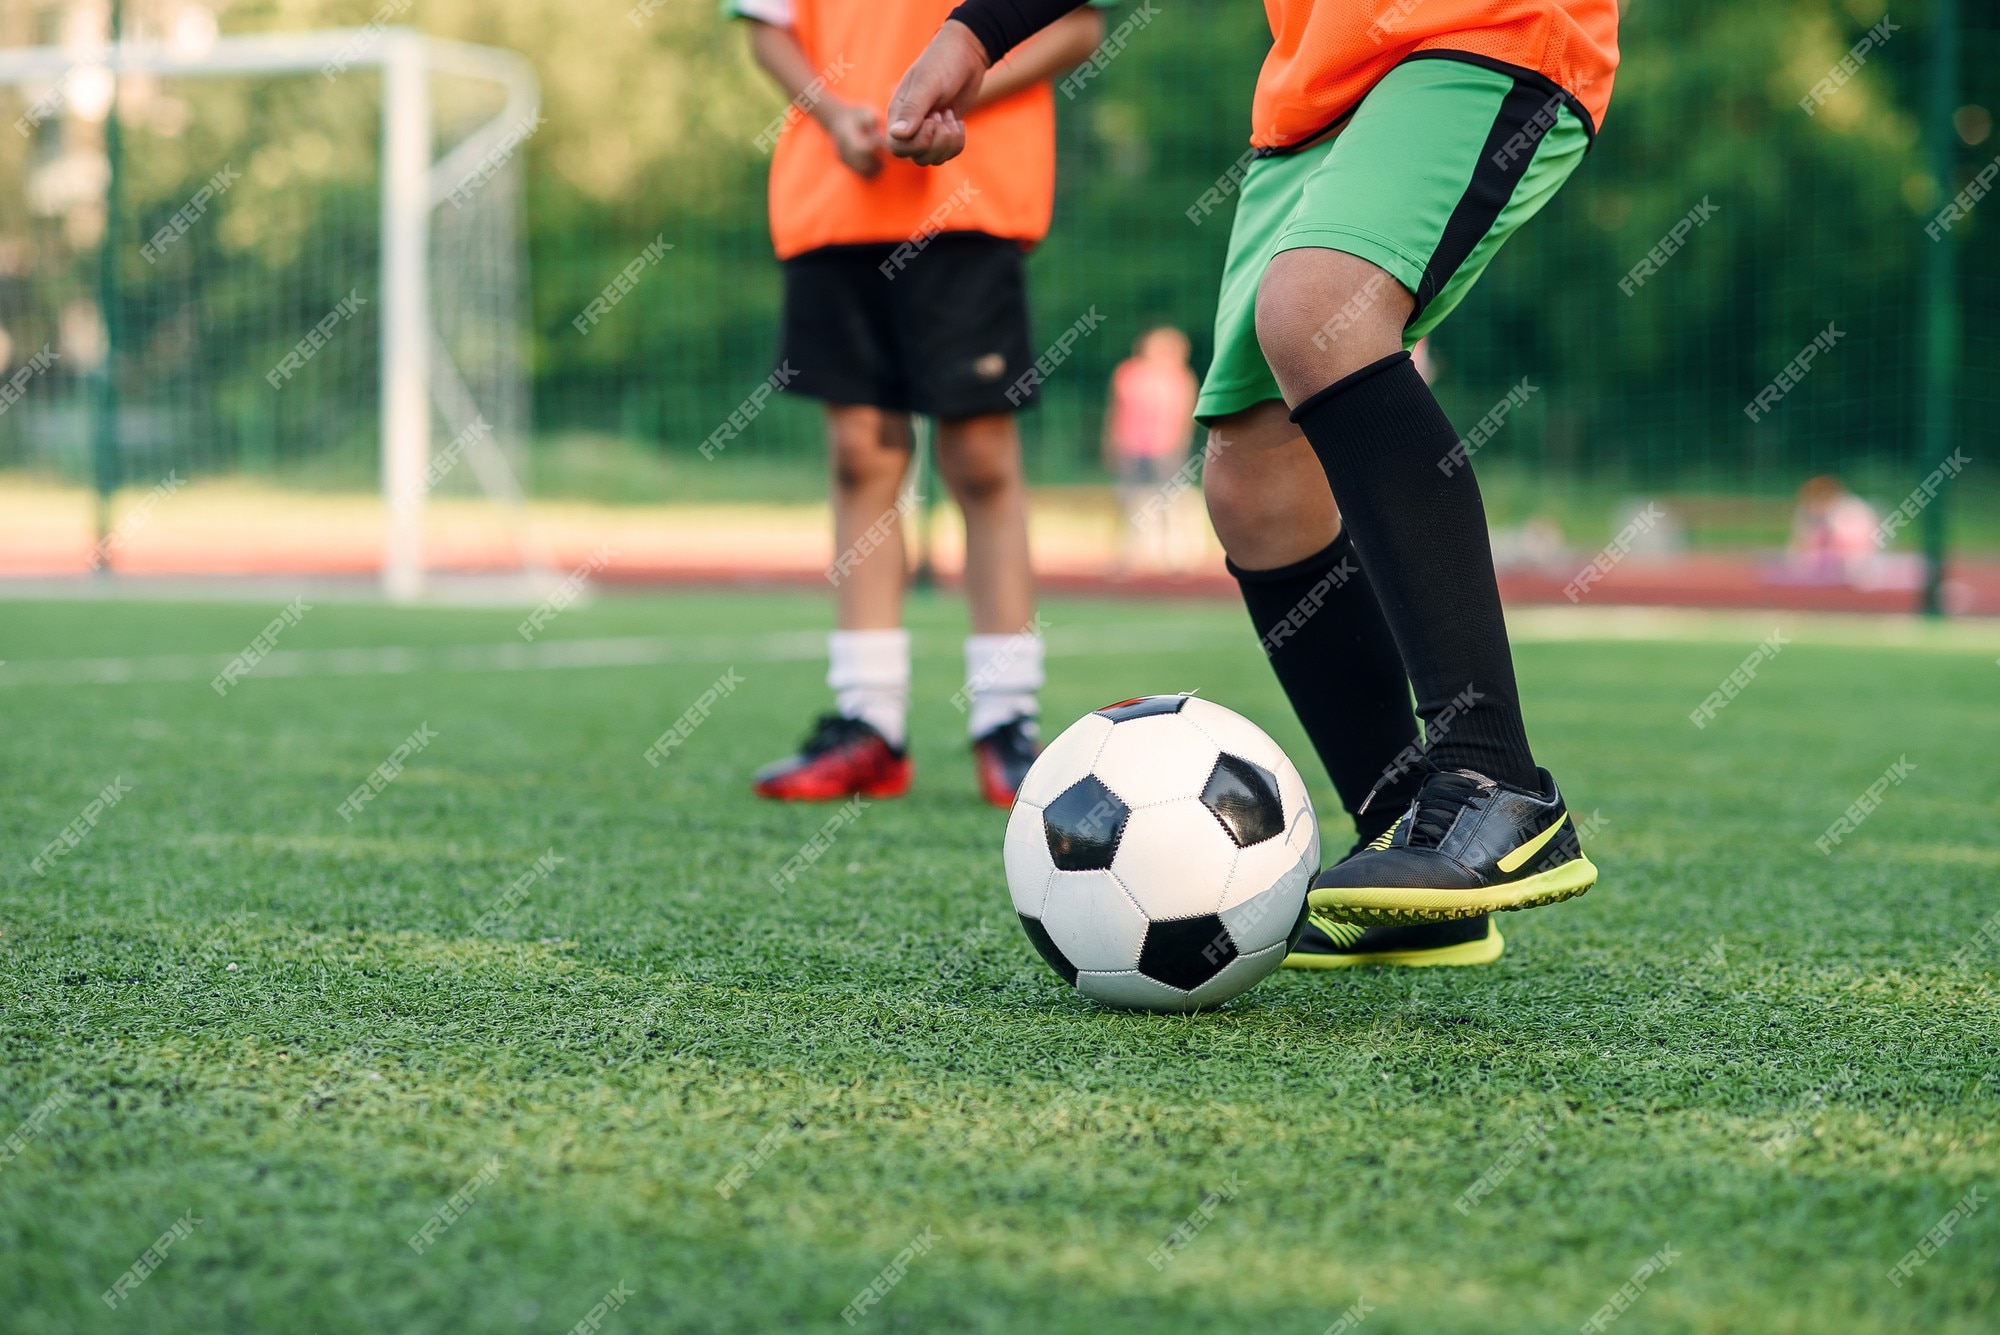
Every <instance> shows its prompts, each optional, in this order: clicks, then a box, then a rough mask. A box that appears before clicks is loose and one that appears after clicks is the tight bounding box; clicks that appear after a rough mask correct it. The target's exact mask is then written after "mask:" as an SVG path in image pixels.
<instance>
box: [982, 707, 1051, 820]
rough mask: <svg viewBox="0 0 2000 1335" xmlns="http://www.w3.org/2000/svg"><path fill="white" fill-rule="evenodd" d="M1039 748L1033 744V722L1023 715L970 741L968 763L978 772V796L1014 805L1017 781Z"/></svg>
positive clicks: (997, 804) (1032, 762)
mask: <svg viewBox="0 0 2000 1335" xmlns="http://www.w3.org/2000/svg"><path fill="white" fill-rule="evenodd" d="M1040 754H1041V749H1040V748H1039V747H1037V746H1036V745H1035V721H1034V720H1033V719H1031V718H1028V717H1027V716H1025V715H1023V716H1022V717H1020V718H1013V719H1009V720H1007V722H1005V723H1003V724H1001V725H1000V726H999V727H997V728H995V729H993V730H992V731H991V732H988V733H985V734H983V735H981V736H980V737H979V738H978V739H977V740H975V741H974V742H973V743H972V766H973V768H974V769H975V770H976V771H977V772H978V774H979V795H980V796H981V797H983V798H985V799H986V800H987V801H988V802H990V803H992V804H993V805H994V806H996V807H1003V808H1004V807H1011V806H1013V805H1014V794H1016V793H1018V792H1020V791H1021V780H1023V779H1025V778H1027V777H1028V767H1029V766H1031V765H1033V764H1034V763H1035V757H1036V756H1039V755H1040Z"/></svg>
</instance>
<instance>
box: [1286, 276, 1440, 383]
mask: <svg viewBox="0 0 2000 1335" xmlns="http://www.w3.org/2000/svg"><path fill="white" fill-rule="evenodd" d="M1412 305H1413V303H1412V300H1411V298H1410V296H1409V293H1408V292H1406V291H1405V290H1404V289H1403V288H1402V286H1401V285H1400V284H1398V283H1397V282H1396V280H1395V279H1394V278H1392V277H1390V276H1389V274H1388V273H1386V272H1384V271H1383V270H1382V269H1380V268H1377V267H1376V266H1375V265H1373V264H1370V263H1368V262H1367V261H1366V260H1362V259H1359V258H1357V257H1355V256H1352V255H1347V254H1344V253H1342V252H1339V251H1326V250H1292V251H1284V252H1282V253H1280V254H1279V255H1277V256H1276V257H1274V258H1273V259H1272V261H1271V263H1270V266H1269V267H1268V268H1266V269H1265V271H1264V277H1263V281H1262V282H1260V283H1259V284H1258V287H1257V310H1256V323H1257V345H1258V347H1259V349H1260V350H1261V351H1262V352H1263V354H1264V360H1265V361H1266V362H1268V363H1269V364H1270V367H1271V371H1272V374H1273V375H1275V376H1276V377H1277V380H1278V383H1279V384H1280V385H1281V386H1283V387H1284V388H1285V390H1286V392H1287V393H1288V394H1290V395H1292V396H1294V397H1295V398H1296V397H1303V396H1304V395H1306V394H1310V393H1312V392H1314V391H1315V390H1318V389H1320V388H1322V387H1323V386H1325V385H1326V384H1327V383H1328V382H1329V381H1330V380H1332V379H1337V378H1338V377H1340V376H1342V375H1345V374H1347V373H1348V372H1350V371H1353V370H1358V369H1359V368H1360V367H1363V366H1366V365H1367V364H1368V363H1369V362H1371V361H1375V360H1376V359H1378V358H1380V357H1383V356H1386V355H1387V354H1388V353H1390V352H1393V351H1395V350H1396V349H1398V348H1400V347H1401V346H1402V330H1403V324H1404V322H1405V321H1406V320H1407V318H1408V316H1409V313H1410V311H1411V309H1412Z"/></svg>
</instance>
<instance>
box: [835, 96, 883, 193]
mask: <svg viewBox="0 0 2000 1335" xmlns="http://www.w3.org/2000/svg"><path fill="white" fill-rule="evenodd" d="M820 106H821V108H822V111H821V115H820V118H819V119H820V124H821V125H824V126H825V127H826V132H827V133H828V134H830V135H832V136H833V146H834V149H835V150H836V151H837V152H838V153H839V154H840V160H841V161H842V162H843V163H845V164H846V165H847V169H848V170H849V171H851V172H853V173H855V174H856V175H858V176H873V175H875V174H876V173H877V172H879V171H881V170H882V150H883V149H884V148H886V147H888V145H887V144H886V143H884V142H883V139H882V120H881V118H880V117H879V116H877V115H876V114H875V108H873V107H865V106H862V105H861V104H860V103H858V102H832V100H831V99H828V101H827V102H822V103H821V104H820Z"/></svg>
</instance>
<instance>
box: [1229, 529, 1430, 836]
mask: <svg viewBox="0 0 2000 1335" xmlns="http://www.w3.org/2000/svg"><path fill="white" fill-rule="evenodd" d="M1229 573H1230V574H1232V575H1234V576H1236V583H1237V585H1238V587H1240V588H1241V589H1242V590H1243V603H1244V606H1246V607H1248V608H1249V609H1250V624H1251V625H1253V626H1255V627H1256V628H1257V638H1258V639H1259V641H1261V642H1262V644H1263V647H1264V652H1265V654H1266V655H1267V656H1269V658H1270V660H1271V667H1272V668H1273V669H1274V670H1275V671H1276V672H1277V674H1278V684H1279V685H1281V686H1283V687H1284V688H1285V695H1286V697H1287V698H1288V699H1290V700H1291V702H1292V710H1293V712H1294V713H1296V714H1297V715H1298V716H1299V722H1300V723H1301V724H1303V725H1304V726H1305V730H1306V736H1307V737H1310V738H1311V739H1312V744H1313V750H1315V751H1317V752H1318V753H1319V760H1320V763H1321V764H1322V765H1324V766H1326V773H1327V777H1328V778H1330V779H1332V780H1333V786H1334V790H1335V791H1336V792H1338V793H1339V794H1340V804H1341V805H1342V806H1344V807H1346V808H1347V814H1348V815H1350V816H1353V817H1354V825H1355V829H1356V831H1357V832H1358V833H1359V834H1360V836H1361V838H1362V840H1363V841H1364V842H1365V841H1367V840H1370V839H1373V838H1374V837H1375V836H1376V835H1378V834H1380V833H1382V831H1384V830H1386V829H1388V828H1389V827H1390V826H1391V825H1393V824H1394V823H1395V821H1396V818H1397V817H1399V816H1401V815H1402V814H1403V809H1404V808H1405V807H1407V806H1408V805H1409V804H1410V799H1411V798H1413V797H1415V796H1416V787H1417V783H1416V780H1417V775H1416V774H1415V772H1414V771H1412V770H1410V769H1408V768H1404V769H1403V770H1402V771H1401V772H1400V773H1399V774H1396V775H1393V776H1392V781H1391V782H1390V783H1389V785H1388V786H1387V787H1385V788H1384V789H1383V790H1382V792H1380V793H1378V794H1377V795H1376V797H1375V800H1374V801H1373V802H1368V811H1367V813H1366V814H1365V815H1361V814H1357V812H1359V810H1360V808H1361V806H1362V804H1363V803H1364V802H1367V799H1368V794H1369V793H1370V792H1371V791H1372V790H1373V789H1374V787H1375V785H1376V784H1377V783H1380V782H1381V781H1382V778H1383V776H1384V775H1385V774H1389V773H1390V771H1392V770H1394V769H1395V768H1396V765H1397V758H1398V757H1399V756H1407V754H1408V753H1409V752H1410V751H1411V750H1412V749H1413V748H1415V747H1416V745H1417V719H1416V715H1414V714H1412V713H1411V712H1410V679H1409V677H1408V676H1406V675H1405V674H1404V672H1403V659H1402V656H1401V655H1400V654H1398V653H1397V652H1396V637H1395V636H1394V635H1392V634H1391V633H1390V631H1389V623H1388V622H1387V621H1384V620H1383V619H1382V609H1381V607H1380V606H1378V605H1377V603H1376V601H1375V592H1374V590H1373V589H1371V588H1370V587H1369V585H1368V576H1367V575H1366V574H1364V573H1363V572H1362V569H1361V564H1360V562H1359V561H1358V560H1357V559H1356V558H1355V555H1354V544H1353V542H1352V541H1351V540H1350V539H1349V538H1348V536H1347V534H1346V533H1345V532H1343V533H1342V534H1341V535H1340V536H1339V537H1337V538H1335V539H1334V540H1333V544H1332V545H1331V546H1329V547H1328V548H1327V549H1326V550H1325V551H1323V552H1320V553H1319V554H1318V555H1316V556H1309V557H1307V558H1306V559H1305V560H1303V561H1299V562H1296V563H1294V564H1292V565H1288V566H1281V567H1279V568H1278V569H1276V570H1245V569H1243V568H1242V567H1241V566H1239V565H1237V564H1236V563H1235V562H1234V561H1231V562H1230V563H1229Z"/></svg>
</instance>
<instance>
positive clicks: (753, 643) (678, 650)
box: [0, 623, 1222, 686]
mask: <svg viewBox="0 0 2000 1335" xmlns="http://www.w3.org/2000/svg"><path fill="white" fill-rule="evenodd" d="M1219 643H1222V641H1221V640H1220V639H1219V637H1218V636H1217V635H1215V634H1214V633H1213V632H1211V631H1210V630H1209V629H1208V628H1207V627H1204V626H1199V625H1194V626H1188V625H1178V626H1177V625H1170V624H1163V623H1161V624H1151V625H1145V624H1141V625H1133V626H1127V627H1108V628H1104V629H1101V630H1096V631H1070V632H1064V631H1061V630H1057V631H1052V632H1050V634H1049V636H1048V647H1047V652H1048V653H1049V654H1051V655H1058V656H1061V655H1068V656H1086V655H1091V654H1115V653H1124V652H1127V651H1131V650H1139V651H1146V652H1154V653H1170V652H1174V651H1176V650H1195V649H1204V648H1213V647H1216V646H1217V645H1218V644H1219ZM957 653H958V646H957V644H956V643H955V642H954V643H953V644H951V645H950V646H948V647H942V646H941V647H940V648H939V649H938V650H937V652H936V653H935V654H929V655H926V654H920V656H928V657H944V656H947V655H950V656H955V655H956V654H957ZM825 654H826V632H824V631H818V630H812V631H776V632H771V633H767V634H759V635H643V636H626V637H620V638H616V639H595V640H551V641H544V642H543V643H540V644H462V645H448V646H437V647H432V648H417V647H412V646H407V645H391V646H384V647H382V648H376V649H281V650H276V651H274V652H272V653H270V654H269V655H267V656H266V657H265V658H264V660H263V661H262V662H261V663H259V664H258V670H257V675H258V676H259V677H262V678H272V677H396V676H408V675H412V674H415V673H424V672H548V671H560V670H564V669H571V668H613V667H653V666H657V665H659V664H664V663H719V662H724V661H736V660H745V661H749V662H757V663H786V662H806V661H810V660H813V659H817V658H822V657H824V656H825ZM228 661H229V655H227V654H152V655H145V656H141V657H134V658H49V659H37V660H27V661H23V660H18V659H17V660H15V661H13V662H11V663H9V664H8V665H7V666H6V667H4V668H0V686H10V685H11V686H76V685H92V686H118V685H124V684H126V683H128V682H141V681H150V682H159V681H207V680H208V679H209V678H211V677H213V676H214V675H215V672H216V669H217V667H218V666H219V665H221V664H224V663H227V662H228Z"/></svg>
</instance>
